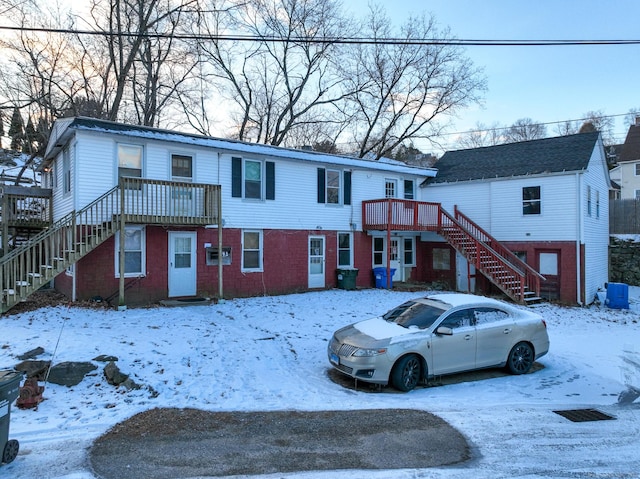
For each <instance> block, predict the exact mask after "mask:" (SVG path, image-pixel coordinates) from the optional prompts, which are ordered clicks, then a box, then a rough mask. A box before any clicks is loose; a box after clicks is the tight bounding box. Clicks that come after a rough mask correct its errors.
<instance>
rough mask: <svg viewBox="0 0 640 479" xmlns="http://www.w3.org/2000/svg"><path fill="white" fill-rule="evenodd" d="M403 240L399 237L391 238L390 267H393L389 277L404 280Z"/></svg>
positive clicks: (394, 279)
mask: <svg viewBox="0 0 640 479" xmlns="http://www.w3.org/2000/svg"><path fill="white" fill-rule="evenodd" d="M403 254H404V251H403V241H402V239H401V238H391V262H390V265H391V269H395V272H394V273H393V276H391V279H392V280H393V281H404V268H403V267H402V257H403Z"/></svg>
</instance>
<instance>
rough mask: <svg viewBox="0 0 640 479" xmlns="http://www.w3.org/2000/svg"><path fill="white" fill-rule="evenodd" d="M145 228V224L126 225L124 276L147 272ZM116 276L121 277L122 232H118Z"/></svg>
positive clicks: (140, 274)
mask: <svg viewBox="0 0 640 479" xmlns="http://www.w3.org/2000/svg"><path fill="white" fill-rule="evenodd" d="M145 256H146V254H145V229H144V226H126V227H125V230H124V276H125V278H128V277H137V276H142V275H144V274H145V271H146V258H145ZM115 271H116V278H118V277H120V234H116V254H115Z"/></svg>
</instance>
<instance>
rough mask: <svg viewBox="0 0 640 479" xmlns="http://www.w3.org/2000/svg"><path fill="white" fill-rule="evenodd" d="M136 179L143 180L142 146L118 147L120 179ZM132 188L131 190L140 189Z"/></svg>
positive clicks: (123, 145) (121, 145)
mask: <svg viewBox="0 0 640 479" xmlns="http://www.w3.org/2000/svg"><path fill="white" fill-rule="evenodd" d="M121 177H134V178H142V146H141V145H125V144H119V145H118V178H121ZM140 186H141V185H138V187H135V186H134V187H131V189H139V187H140Z"/></svg>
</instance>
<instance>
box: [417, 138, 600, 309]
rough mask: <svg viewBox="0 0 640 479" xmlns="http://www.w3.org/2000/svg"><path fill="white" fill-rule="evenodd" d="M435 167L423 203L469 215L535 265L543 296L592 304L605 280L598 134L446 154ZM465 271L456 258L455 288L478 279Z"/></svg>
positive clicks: (469, 269) (436, 243)
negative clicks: (439, 205) (433, 203)
mask: <svg viewBox="0 0 640 479" xmlns="http://www.w3.org/2000/svg"><path fill="white" fill-rule="evenodd" d="M435 167H436V168H437V169H438V174H437V176H436V177H435V178H431V179H428V180H427V181H426V182H425V184H424V186H425V188H423V190H422V198H423V199H425V200H429V201H439V202H441V203H442V205H443V207H444V208H445V209H447V210H450V211H453V210H454V208H456V209H457V210H459V211H460V212H462V213H464V214H465V215H466V216H468V217H470V218H473V220H474V221H475V222H476V223H478V224H479V226H481V227H482V228H483V229H484V230H485V231H486V232H487V233H488V234H490V235H492V236H493V237H495V238H497V240H498V241H500V242H501V243H502V244H503V245H505V246H506V247H507V248H509V249H510V250H511V251H513V252H515V253H516V255H517V256H518V257H520V258H521V259H523V260H524V261H526V262H527V263H528V264H529V265H531V266H532V267H533V268H535V270H536V271H538V272H539V273H541V274H542V275H543V276H544V277H545V279H546V280H545V281H543V282H542V286H541V287H542V292H541V295H542V296H543V297H549V298H552V299H560V300H561V301H563V302H566V303H578V304H585V303H586V304H589V303H591V302H593V300H594V298H595V295H596V291H597V290H598V288H601V287H603V286H604V284H605V283H606V282H607V281H608V244H609V223H608V221H609V214H608V196H609V189H610V186H611V185H610V182H609V176H608V170H607V163H606V158H605V154H604V148H603V145H602V140H601V138H600V135H599V133H597V132H592V133H583V134H577V135H570V136H564V137H557V138H545V139H541V140H533V141H527V142H521V143H511V144H504V145H498V146H491V147H485V148H475V149H469V150H460V151H450V152H447V153H445V154H444V155H443V157H442V158H441V159H440V161H438V163H436V165H435ZM423 239H425V240H426V239H427V238H426V236H425V237H423ZM433 248H434V250H436V251H437V250H438V249H442V248H443V245H442V242H441V240H440V239H439V238H434V239H433ZM438 254H440V255H442V253H441V252H440V253H438ZM452 257H453V255H452ZM452 264H453V262H452ZM452 268H453V266H452ZM473 269H474V268H473V265H467V263H466V262H465V261H464V260H462V259H461V258H460V256H459V255H458V261H457V262H456V274H457V282H458V287H459V289H467V288H468V286H466V287H465V283H466V284H467V285H468V284H469V283H472V282H473V280H474V279H475V280H481V278H477V277H476V276H475V275H474V271H473ZM469 278H471V280H469Z"/></svg>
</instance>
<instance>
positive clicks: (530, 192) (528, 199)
mask: <svg viewBox="0 0 640 479" xmlns="http://www.w3.org/2000/svg"><path fill="white" fill-rule="evenodd" d="M540 211H541V210H540V187H539V186H525V187H524V188H522V214H523V215H539V214H540Z"/></svg>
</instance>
